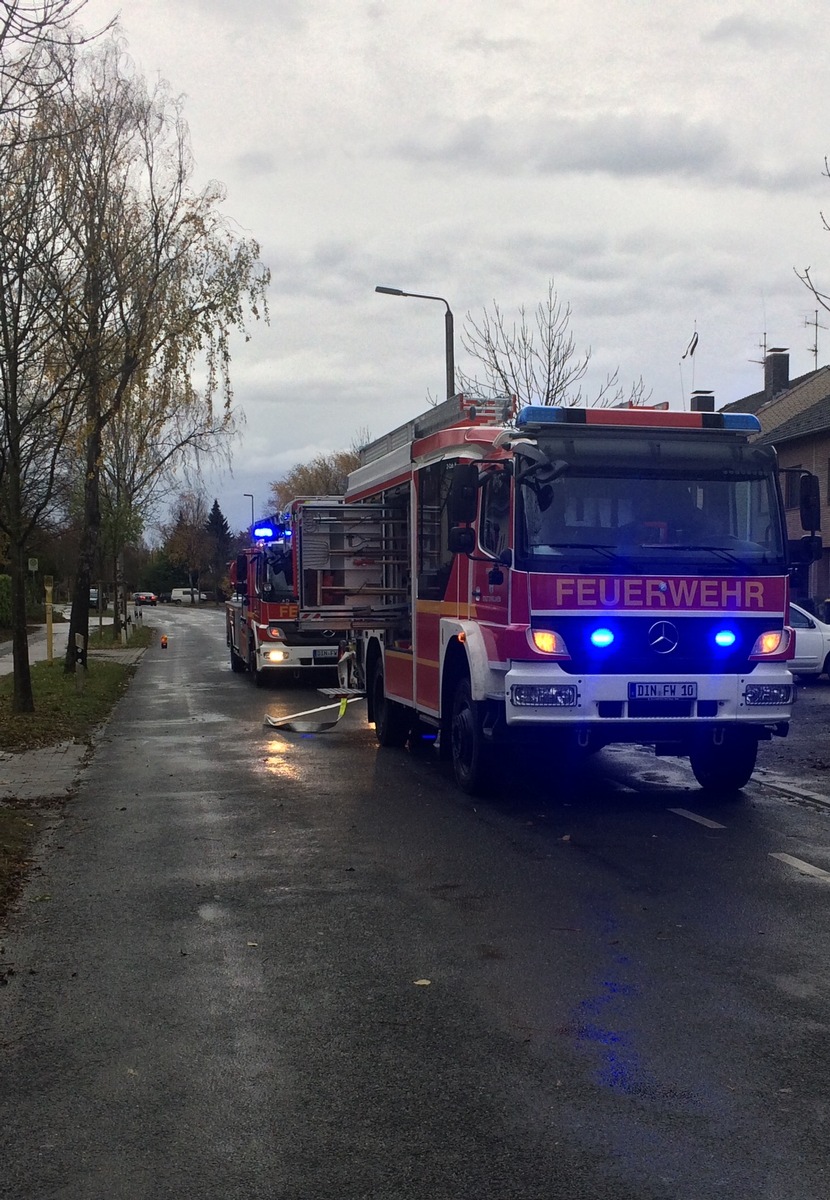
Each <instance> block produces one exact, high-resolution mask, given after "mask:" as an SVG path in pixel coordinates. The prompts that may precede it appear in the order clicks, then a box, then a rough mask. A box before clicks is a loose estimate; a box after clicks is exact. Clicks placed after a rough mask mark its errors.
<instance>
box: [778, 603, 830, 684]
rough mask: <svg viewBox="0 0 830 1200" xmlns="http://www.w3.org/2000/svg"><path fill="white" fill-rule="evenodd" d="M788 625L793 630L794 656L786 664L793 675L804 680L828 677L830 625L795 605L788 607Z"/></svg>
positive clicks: (829, 668) (829, 669)
mask: <svg viewBox="0 0 830 1200" xmlns="http://www.w3.org/2000/svg"><path fill="white" fill-rule="evenodd" d="M788 624H790V625H792V627H793V629H794V630H795V656H794V657H793V658H792V660H791V661H790V662H788V663H787V666H788V667H789V668H790V670H791V671H792V673H793V675H797V676H799V677H801V678H804V679H818V677H819V675H830V625H828V624H827V623H826V622H825V621H820V620H819V619H818V617H814V616H812V614H811V613H808V612H805V610H804V609H803V608H799V607H798V605H797V604H791V605H790V619H789V622H788Z"/></svg>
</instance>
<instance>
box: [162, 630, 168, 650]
mask: <svg viewBox="0 0 830 1200" xmlns="http://www.w3.org/2000/svg"><path fill="white" fill-rule="evenodd" d="M161 648H162V650H166V649H167V634H166V633H163V634H162V635H161Z"/></svg>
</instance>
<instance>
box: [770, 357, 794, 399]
mask: <svg viewBox="0 0 830 1200" xmlns="http://www.w3.org/2000/svg"><path fill="white" fill-rule="evenodd" d="M789 386H790V352H789V350H787V349H786V348H785V347H774V348H773V349H772V350H768V351H767V356H766V358H765V359H764V399H765V400H766V401H767V402H769V401H770V400H774V399H775V397H776V396H777V395H778V393H779V392H785V391H786V390H787V388H788V387H789Z"/></svg>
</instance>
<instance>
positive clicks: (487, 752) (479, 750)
mask: <svg viewBox="0 0 830 1200" xmlns="http://www.w3.org/2000/svg"><path fill="white" fill-rule="evenodd" d="M450 737H451V746H452V766H453V771H454V773H455V781H456V783H457V784H458V786H459V787H460V788H461V790H462V791H463V792H466V793H467V794H468V795H470V796H475V795H478V794H479V793H481V792H483V791H486V790H487V788H488V786H489V785H491V784H492V780H493V754H492V749H491V747H490V745H489V743H488V742H487V740H486V738H485V737H484V728H483V722H482V716H481V705H480V704H477V703H476V702H475V700H473V693H472V688H471V687H470V680H469V679H468V678H467V676H466V675H464V676H463V677H462V678H461V679H459V681H458V683H457V684H456V688H455V693H454V695H453V702H452V718H451V725H450Z"/></svg>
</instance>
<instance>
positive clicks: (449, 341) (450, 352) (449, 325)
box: [375, 287, 455, 399]
mask: <svg viewBox="0 0 830 1200" xmlns="http://www.w3.org/2000/svg"><path fill="white" fill-rule="evenodd" d="M375 291H376V292H381V293H382V294H383V295H384V296H410V297H412V298H413V299H415V300H438V301H440V303H441V304H443V305H444V306H445V307H446V310H447V311H446V313H445V314H444V346H445V352H446V359H447V399H449V397H450V396H454V395H455V338H454V331H453V319H452V309H451V308H450V306H449V304H448V303H447V301H446V300H445V299H444V297H443V296H425V295H424V294H423V292H402V291H401V289H400V288H390V287H376V288H375Z"/></svg>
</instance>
